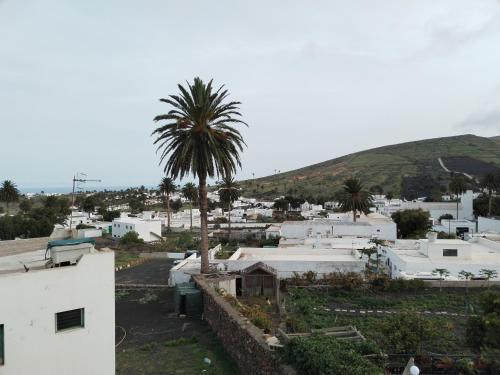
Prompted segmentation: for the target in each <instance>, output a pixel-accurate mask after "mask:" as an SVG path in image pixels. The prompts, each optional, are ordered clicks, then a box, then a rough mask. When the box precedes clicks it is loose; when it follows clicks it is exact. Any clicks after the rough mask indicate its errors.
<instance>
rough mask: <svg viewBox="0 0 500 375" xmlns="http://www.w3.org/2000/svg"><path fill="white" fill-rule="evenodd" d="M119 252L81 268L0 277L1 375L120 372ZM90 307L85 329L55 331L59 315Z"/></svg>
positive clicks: (87, 260) (85, 261) (97, 256)
mask: <svg viewBox="0 0 500 375" xmlns="http://www.w3.org/2000/svg"><path fill="white" fill-rule="evenodd" d="M114 285H115V283H114V253H113V252H111V251H110V252H98V253H94V254H87V255H84V256H83V257H82V258H81V260H80V262H79V263H78V264H77V265H76V266H68V267H61V268H52V269H47V270H32V271H29V272H27V273H25V272H22V273H9V274H0V296H1V297H2V300H1V303H0V324H4V330H5V365H3V366H1V365H0V374H1V375H34V374H36V375H63V374H71V375H90V374H99V375H101V374H102V375H113V374H114V373H115V296H114V293H115V290H114ZM77 308H85V327H84V328H77V329H73V330H68V331H64V332H58V333H56V332H55V314H56V313H57V312H61V311H66V310H72V309H77Z"/></svg>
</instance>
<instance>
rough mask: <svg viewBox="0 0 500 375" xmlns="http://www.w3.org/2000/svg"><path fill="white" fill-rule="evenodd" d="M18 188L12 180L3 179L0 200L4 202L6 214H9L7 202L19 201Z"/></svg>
mask: <svg viewBox="0 0 500 375" xmlns="http://www.w3.org/2000/svg"><path fill="white" fill-rule="evenodd" d="M19 195H20V194H19V190H18V189H17V186H16V184H15V183H14V182H12V181H10V180H5V181H4V182H3V183H2V186H1V187H0V201H2V202H5V207H6V211H7V214H9V203H13V202H17V201H19Z"/></svg>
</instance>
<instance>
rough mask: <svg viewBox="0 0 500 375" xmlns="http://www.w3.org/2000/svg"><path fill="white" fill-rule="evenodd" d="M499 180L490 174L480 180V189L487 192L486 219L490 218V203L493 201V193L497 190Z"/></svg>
mask: <svg viewBox="0 0 500 375" xmlns="http://www.w3.org/2000/svg"><path fill="white" fill-rule="evenodd" d="M498 180H499V178H498V177H497V176H495V175H494V174H492V173H488V174H486V175H484V177H483V178H482V179H481V187H482V188H483V189H485V190H486V191H487V192H488V217H491V203H492V201H493V191H494V190H496V189H498V188H499V186H498V184H499V181H498Z"/></svg>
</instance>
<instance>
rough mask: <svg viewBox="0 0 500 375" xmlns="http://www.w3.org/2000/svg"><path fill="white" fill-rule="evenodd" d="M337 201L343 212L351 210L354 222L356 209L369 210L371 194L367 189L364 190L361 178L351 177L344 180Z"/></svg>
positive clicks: (366, 211)
mask: <svg viewBox="0 0 500 375" xmlns="http://www.w3.org/2000/svg"><path fill="white" fill-rule="evenodd" d="M339 203H340V208H341V209H342V211H343V212H350V211H352V219H353V221H354V222H356V212H357V211H360V212H364V213H368V212H369V209H370V206H371V204H372V196H371V194H370V193H369V192H368V191H366V190H364V188H363V184H362V183H361V180H359V179H358V178H355V177H351V178H348V179H347V180H345V181H344V186H343V188H342V193H341V194H340V201H339Z"/></svg>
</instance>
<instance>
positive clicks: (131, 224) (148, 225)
mask: <svg viewBox="0 0 500 375" xmlns="http://www.w3.org/2000/svg"><path fill="white" fill-rule="evenodd" d="M111 230H112V233H111V234H112V236H113V238H122V237H123V236H124V235H125V234H126V233H128V232H131V231H135V232H137V233H138V234H139V237H140V238H142V239H143V240H144V242H152V241H157V240H161V239H162V237H161V220H160V219H153V218H149V216H147V215H144V217H143V218H138V217H120V218H117V219H114V220H113V226H112V228H111Z"/></svg>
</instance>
